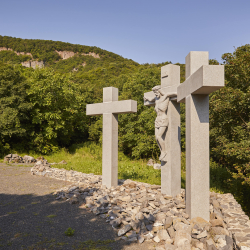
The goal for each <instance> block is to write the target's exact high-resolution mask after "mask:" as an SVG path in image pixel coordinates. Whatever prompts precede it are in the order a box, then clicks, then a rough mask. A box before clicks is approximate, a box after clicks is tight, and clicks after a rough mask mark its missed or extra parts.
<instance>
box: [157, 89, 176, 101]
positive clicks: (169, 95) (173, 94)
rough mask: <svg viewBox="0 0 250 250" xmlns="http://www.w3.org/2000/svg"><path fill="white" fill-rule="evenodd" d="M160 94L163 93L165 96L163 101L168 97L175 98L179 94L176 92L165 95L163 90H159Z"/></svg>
mask: <svg viewBox="0 0 250 250" xmlns="http://www.w3.org/2000/svg"><path fill="white" fill-rule="evenodd" d="M159 92H160V93H161V95H162V96H163V99H167V98H168V97H174V96H177V93H176V92H170V93H166V94H164V93H163V92H162V90H161V89H159Z"/></svg>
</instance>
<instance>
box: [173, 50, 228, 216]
mask: <svg viewBox="0 0 250 250" xmlns="http://www.w3.org/2000/svg"><path fill="white" fill-rule="evenodd" d="M208 62H209V59H208V52H203V51H191V52H190V53H189V54H188V55H187V56H186V80H185V82H183V83H182V84H181V85H180V86H179V87H178V88H177V101H178V102H185V103H186V211H187V213H188V214H189V216H190V218H191V219H192V218H194V217H202V218H203V219H205V220H207V221H209V219H210V218H209V187H210V183H209V181H210V178H209V94H210V93H212V92H214V91H216V90H218V89H220V88H222V87H223V86H224V66H223V65H208Z"/></svg>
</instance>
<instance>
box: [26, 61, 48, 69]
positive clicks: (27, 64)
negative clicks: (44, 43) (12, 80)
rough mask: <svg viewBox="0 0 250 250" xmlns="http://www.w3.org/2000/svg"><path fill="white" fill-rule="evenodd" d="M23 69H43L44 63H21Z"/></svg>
mask: <svg viewBox="0 0 250 250" xmlns="http://www.w3.org/2000/svg"><path fill="white" fill-rule="evenodd" d="M21 64H22V65H23V66H24V67H27V68H33V69H35V68H36V67H38V68H43V67H44V62H43V61H41V62H38V61H27V62H22V63H21Z"/></svg>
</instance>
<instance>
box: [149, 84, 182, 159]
mask: <svg viewBox="0 0 250 250" xmlns="http://www.w3.org/2000/svg"><path fill="white" fill-rule="evenodd" d="M152 90H153V92H154V94H155V97H154V98H153V99H151V100H148V99H147V98H145V97H144V100H145V101H150V102H152V101H155V112H156V113H157V117H156V119H155V138H156V141H157V144H158V146H159V148H160V150H161V155H160V157H159V160H160V161H162V160H163V159H164V157H165V156H166V155H167V151H166V145H165V141H164V139H163V135H164V133H165V132H166V130H167V128H168V123H169V121H168V117H167V110H168V105H169V98H170V97H174V96H176V95H177V94H176V93H166V94H164V93H163V92H162V90H161V86H155V87H153V88H152Z"/></svg>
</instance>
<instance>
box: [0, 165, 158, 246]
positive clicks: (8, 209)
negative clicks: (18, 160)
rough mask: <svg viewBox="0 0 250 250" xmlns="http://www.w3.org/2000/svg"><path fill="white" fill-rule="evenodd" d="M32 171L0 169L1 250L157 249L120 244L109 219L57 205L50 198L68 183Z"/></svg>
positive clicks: (20, 168)
mask: <svg viewBox="0 0 250 250" xmlns="http://www.w3.org/2000/svg"><path fill="white" fill-rule="evenodd" d="M30 168H31V165H30V166H24V165H23V164H11V165H6V164H3V163H0V249H4V250H5V249H6V250H8V249H17V250H18V249H23V250H24V249H29V250H31V249H32V250H35V249H36V250H45V249H65V250H66V249H89V250H90V249H92V250H95V249H103V250H106V249H114V250H119V249H124V250H127V249H130V250H142V249H143V250H145V249H155V247H154V244H153V243H151V242H144V243H143V244H141V245H140V244H139V243H129V242H127V241H123V240H120V239H119V238H118V237H117V235H116V233H115V232H114V231H113V229H112V227H111V226H110V225H109V224H107V223H106V222H105V219H102V218H99V217H97V216H96V215H94V214H92V213H91V212H90V211H89V210H87V209H79V206H78V205H71V204H69V203H68V202H66V201H64V202H63V201H56V200H55V197H54V196H53V195H52V193H53V192H54V191H55V190H56V189H59V188H61V187H64V186H65V185H68V184H69V182H65V181H60V180H55V179H50V178H46V177H40V176H32V175H31V174H30ZM68 228H71V229H73V230H75V231H74V234H73V236H66V235H65V231H66V230H67V229H68Z"/></svg>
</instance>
